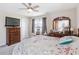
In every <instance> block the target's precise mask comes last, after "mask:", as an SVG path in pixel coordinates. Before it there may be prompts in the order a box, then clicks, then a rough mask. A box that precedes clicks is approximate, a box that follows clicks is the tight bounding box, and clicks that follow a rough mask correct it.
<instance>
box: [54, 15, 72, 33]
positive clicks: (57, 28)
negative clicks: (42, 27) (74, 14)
mask: <svg viewBox="0 0 79 59" xmlns="http://www.w3.org/2000/svg"><path fill="white" fill-rule="evenodd" d="M70 28H71V21H70V18H69V17H64V16H63V17H57V18H55V19H54V20H53V31H54V32H63V31H70Z"/></svg>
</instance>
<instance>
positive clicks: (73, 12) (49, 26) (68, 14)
mask: <svg viewBox="0 0 79 59" xmlns="http://www.w3.org/2000/svg"><path fill="white" fill-rule="evenodd" d="M59 16H66V17H70V19H71V27H72V28H76V27H77V19H76V16H77V15H76V8H73V9H69V10H64V11H58V12H54V13H51V14H48V15H46V17H47V31H48V32H49V31H50V30H51V29H52V21H53V19H54V18H56V17H59Z"/></svg>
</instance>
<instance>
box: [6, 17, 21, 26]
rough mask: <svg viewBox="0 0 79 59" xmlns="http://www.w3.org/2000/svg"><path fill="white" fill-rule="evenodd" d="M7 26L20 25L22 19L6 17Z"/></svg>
mask: <svg viewBox="0 0 79 59" xmlns="http://www.w3.org/2000/svg"><path fill="white" fill-rule="evenodd" d="M5 20H6V21H5V26H20V19H17V18H12V17H6V18H5Z"/></svg>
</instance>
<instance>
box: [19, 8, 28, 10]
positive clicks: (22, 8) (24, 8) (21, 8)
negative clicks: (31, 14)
mask: <svg viewBox="0 0 79 59" xmlns="http://www.w3.org/2000/svg"><path fill="white" fill-rule="evenodd" d="M19 9H21V10H23V9H27V8H19Z"/></svg>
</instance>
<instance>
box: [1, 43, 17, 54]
mask: <svg viewBox="0 0 79 59" xmlns="http://www.w3.org/2000/svg"><path fill="white" fill-rule="evenodd" d="M15 45H16V44H14V45H11V46H7V45H5V46H1V47H0V55H12V51H13V48H14V46H15Z"/></svg>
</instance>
